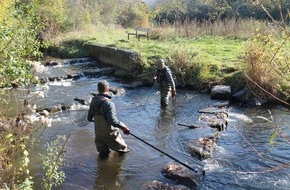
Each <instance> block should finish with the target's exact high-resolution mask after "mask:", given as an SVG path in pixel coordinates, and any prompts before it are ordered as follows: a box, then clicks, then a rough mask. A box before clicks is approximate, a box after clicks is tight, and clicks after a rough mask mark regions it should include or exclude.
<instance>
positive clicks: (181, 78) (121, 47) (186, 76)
mask: <svg viewBox="0 0 290 190" xmlns="http://www.w3.org/2000/svg"><path fill="white" fill-rule="evenodd" d="M115 35H116V34H115ZM119 36H121V35H119ZM109 39H110V38H109ZM245 43H246V40H245V39H234V38H233V39H230V38H223V37H214V36H211V37H200V38H196V39H191V40H186V39H179V40H176V41H160V40H149V41H147V40H144V39H142V40H141V41H138V40H137V39H134V38H133V39H130V40H128V39H126V34H125V33H123V36H121V37H120V39H119V40H116V39H115V40H112V41H110V42H107V44H105V43H104V42H102V41H101V42H98V39H94V40H92V39H91V38H87V39H81V40H67V41H66V40H64V41H63V42H62V43H61V44H58V45H57V46H51V47H50V48H48V50H47V51H46V52H48V53H49V54H50V55H53V56H56V57H62V58H75V57H87V56H89V57H92V58H94V59H95V60H98V61H101V62H102V63H104V64H109V65H110V64H111V65H113V66H117V67H119V68H121V69H124V68H125V67H128V63H129V62H128V59H127V58H126V59H124V58H123V59H119V58H120V57H122V55H124V54H126V53H124V54H122V55H119V56H118V55H116V54H114V53H112V52H115V53H116V52H122V51H123V52H128V51H130V52H133V53H131V54H134V55H135V56H133V57H134V58H133V59H134V60H133V59H132V63H133V64H136V65H135V66H133V67H132V69H131V70H128V69H126V68H125V70H126V71H127V72H128V73H130V74H128V76H129V77H130V78H131V79H132V78H134V80H142V81H143V82H145V83H147V84H150V83H152V82H153V81H151V80H152V76H153V73H154V72H155V69H156V65H155V61H156V60H157V59H158V58H163V59H165V60H166V61H167V64H168V65H169V66H170V68H171V69H172V71H173V73H174V75H175V76H176V78H177V83H178V87H182V88H188V89H192V90H196V89H209V88H210V87H211V86H212V85H216V84H225V85H231V86H232V87H233V91H234V92H236V91H238V90H240V89H241V88H242V87H243V86H244V84H245V82H244V78H243V75H242V73H241V68H242V67H243V65H244V63H243V57H244V56H243V52H244V44H245ZM93 47H94V48H93ZM97 47H99V48H98V50H96V48H97ZM100 47H101V48H102V49H103V50H104V49H106V50H104V51H103V53H102V51H101V52H100ZM92 49H95V50H92ZM73 52H74V53H73ZM94 52H95V53H94ZM108 52H111V53H110V54H108ZM97 54H98V57H99V58H97V56H96V55H97ZM101 54H103V55H105V56H106V55H107V54H108V55H109V56H107V57H108V58H106V60H105V59H103V58H100V57H103V56H102V55H101ZM116 56H117V57H116ZM109 57H111V58H109ZM114 57H115V58H114ZM108 59H115V61H113V62H109V61H108ZM116 60H119V63H117V61H116ZM120 60H123V61H120ZM129 64H130V63H129ZM136 68H137V69H136ZM132 74H133V75H132ZM125 75H126V73H124V74H123V75H122V76H125Z"/></svg>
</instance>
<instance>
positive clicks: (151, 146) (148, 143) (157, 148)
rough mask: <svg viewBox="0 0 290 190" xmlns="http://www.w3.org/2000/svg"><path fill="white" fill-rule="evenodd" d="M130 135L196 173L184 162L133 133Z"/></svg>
mask: <svg viewBox="0 0 290 190" xmlns="http://www.w3.org/2000/svg"><path fill="white" fill-rule="evenodd" d="M130 135H132V136H133V137H135V138H136V139H138V140H140V141H142V142H143V143H145V144H147V145H149V146H151V147H152V148H154V149H155V150H157V151H159V152H161V153H162V154H164V155H166V156H168V157H169V158H171V159H172V160H174V161H176V162H178V163H179V164H181V165H183V166H184V167H186V168H188V169H190V170H191V171H193V172H194V173H196V170H195V169H194V168H192V167H190V166H189V165H187V164H185V163H183V162H181V161H179V160H177V159H176V158H174V157H172V156H170V155H169V154H167V153H165V152H163V151H162V150H160V149H159V148H156V147H155V146H153V145H151V144H149V143H148V142H146V141H144V140H143V139H141V138H139V137H137V136H136V135H134V134H132V133H131V132H130Z"/></svg>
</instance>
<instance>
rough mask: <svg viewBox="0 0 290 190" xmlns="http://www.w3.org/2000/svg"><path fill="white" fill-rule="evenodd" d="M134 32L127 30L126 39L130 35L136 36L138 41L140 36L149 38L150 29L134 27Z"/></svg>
mask: <svg viewBox="0 0 290 190" xmlns="http://www.w3.org/2000/svg"><path fill="white" fill-rule="evenodd" d="M134 29H135V32H134V33H133V32H127V34H128V40H129V39H130V35H132V36H135V37H136V38H138V41H140V38H141V37H146V38H147V40H149V32H150V29H149V28H142V27H135V28H134Z"/></svg>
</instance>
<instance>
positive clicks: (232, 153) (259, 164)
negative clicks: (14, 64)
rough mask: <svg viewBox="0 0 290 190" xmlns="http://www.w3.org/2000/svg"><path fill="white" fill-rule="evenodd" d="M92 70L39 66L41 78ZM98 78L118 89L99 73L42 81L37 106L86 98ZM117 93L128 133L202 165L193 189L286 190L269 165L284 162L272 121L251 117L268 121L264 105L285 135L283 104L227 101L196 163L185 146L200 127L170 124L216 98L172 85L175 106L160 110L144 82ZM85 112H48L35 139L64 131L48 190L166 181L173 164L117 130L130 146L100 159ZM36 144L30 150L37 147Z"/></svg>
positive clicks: (37, 167) (191, 117) (190, 119)
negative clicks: (223, 126)
mask: <svg viewBox="0 0 290 190" xmlns="http://www.w3.org/2000/svg"><path fill="white" fill-rule="evenodd" d="M92 69H95V70H96V69H98V67H96V66H94V67H92V65H90V63H82V64H76V65H66V66H57V67H46V69H45V75H63V73H81V72H82V71H84V70H92ZM101 79H106V80H108V81H109V83H110V85H111V86H117V87H124V84H123V83H122V82H121V81H119V80H117V79H114V78H112V77H106V76H100V77H82V78H80V79H79V80H64V81H59V82H50V83H48V85H49V87H50V88H49V91H47V92H46V93H45V98H44V99H43V100H41V101H40V102H38V104H39V105H40V106H42V107H51V106H53V105H56V104H71V103H73V102H74V100H73V99H74V97H79V98H83V99H86V98H89V97H91V95H90V93H92V92H96V86H97V83H98V81H99V80H101ZM125 90H126V92H125V94H123V95H121V96H115V97H114V98H113V101H114V102H115V105H116V109H117V112H118V117H119V119H120V120H122V121H123V122H124V123H126V124H127V126H128V127H129V128H130V130H131V132H132V133H133V134H134V135H136V136H138V137H140V138H141V139H143V140H145V141H147V142H148V143H150V144H152V145H153V146H155V147H157V148H159V149H161V150H162V151H164V152H166V153H167V154H169V155H171V156H173V157H175V158H176V159H178V160H180V161H182V162H184V163H186V164H188V165H191V166H194V165H200V166H202V167H203V168H204V169H205V171H206V173H205V177H204V179H203V181H202V183H201V184H200V186H199V187H198V188H197V189H202V190H206V189H217V190H220V189H229V190H230V189H235V190H238V189H240V190H242V189H247V190H248V189H250V190H252V189H265V190H266V189H267V190H268V189H269V190H272V189H290V179H289V177H290V176H289V171H290V170H289V169H288V168H287V167H286V166H285V167H284V168H282V169H281V168H277V167H278V166H281V165H282V164H283V163H288V162H289V160H290V154H289V152H290V144H289V139H288V142H286V141H285V140H284V139H283V138H280V137H278V135H277V137H276V138H275V139H274V143H273V144H272V145H270V144H269V141H270V137H271V134H272V133H273V125H272V123H270V122H267V121H265V120H264V119H262V118H261V117H258V116H263V117H265V118H268V119H271V118H270V116H271V115H270V113H269V111H268V110H270V111H271V114H272V116H273V118H274V120H275V122H276V124H277V126H279V128H281V130H282V131H283V133H284V134H285V135H286V136H289V135H290V127H289V121H290V112H289V110H288V109H286V108H283V107H281V106H274V107H267V108H265V107H257V108H242V107H239V106H231V107H230V109H229V122H228V128H227V130H226V131H224V132H220V138H219V139H218V140H217V147H216V148H215V150H214V154H213V156H212V157H211V158H209V159H206V160H203V161H200V160H199V159H197V158H195V157H193V156H191V155H190V154H189V153H188V151H187V143H188V141H189V140H192V139H196V138H199V137H202V134H203V132H202V129H189V128H187V127H183V126H179V125H178V123H187V124H190V123H194V122H195V121H197V119H198V117H199V116H200V113H198V110H200V109H202V108H206V107H208V106H209V105H211V104H213V103H216V102H215V101H213V100H211V99H210V97H209V95H208V94H200V93H197V92H194V91H187V90H181V89H178V90H177V93H178V94H177V101H176V104H175V105H174V106H173V105H170V108H169V109H167V110H163V109H161V108H160V106H159V98H160V95H159V94H158V92H157V91H156V90H153V91H152V88H150V87H142V88H138V89H126V88H125ZM87 110H88V106H80V107H77V108H76V109H74V110H69V111H64V112H62V113H59V114H56V115H54V116H52V119H53V122H52V127H50V128H48V129H47V130H46V131H45V133H44V134H43V136H42V137H41V139H40V141H41V142H42V143H41V144H42V145H44V143H45V142H47V141H51V140H54V139H55V138H56V136H57V135H69V134H70V135H71V136H70V138H69V140H68V142H67V147H66V154H65V156H64V165H63V167H62V170H63V171H64V172H65V175H66V179H65V181H64V183H63V184H62V185H61V186H59V187H57V188H56V189H59V190H70V189H90V190H91V189H109V190H119V189H120V190H138V189H142V187H144V184H145V183H146V182H151V181H153V180H159V181H162V182H164V183H168V184H174V182H173V181H171V180H169V179H167V178H165V177H164V176H163V175H162V173H161V170H162V168H163V167H164V166H166V165H167V164H169V163H175V162H174V161H173V160H172V159H170V158H168V157H167V156H165V155H163V154H162V153H160V152H158V151H156V150H155V149H153V148H152V147H150V146H148V145H146V144H145V143H143V142H141V141H140V140H138V139H136V138H134V137H133V136H131V135H129V136H126V135H123V133H122V135H123V137H124V139H125V141H126V143H127V144H128V146H129V148H130V150H131V151H130V152H129V153H127V154H125V155H119V154H118V153H115V152H112V153H111V154H110V157H109V158H108V159H105V160H100V159H99V158H98V154H97V151H96V148H95V145H94V126H93V123H89V124H87V122H86V114H87ZM86 124H87V125H86ZM36 149H37V151H38V150H42V149H45V147H44V146H40V147H37V148H36ZM32 155H33V154H32ZM32 159H34V160H35V162H34V163H36V164H34V165H33V166H32V169H31V170H32V171H33V172H34V173H35V175H36V176H40V172H39V171H41V164H40V160H39V155H38V154H35V155H33V156H32ZM275 169H276V171H274V170H275ZM192 189H195V188H192Z"/></svg>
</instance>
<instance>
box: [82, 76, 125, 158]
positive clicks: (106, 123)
mask: <svg viewBox="0 0 290 190" xmlns="http://www.w3.org/2000/svg"><path fill="white" fill-rule="evenodd" d="M109 90H110V85H109V83H108V82H107V81H106V80H102V81H100V82H99V83H98V91H99V94H97V95H95V96H94V97H93V98H92V102H91V104H90V108H89V111H88V115H87V119H88V121H90V122H94V124H95V144H96V147H97V151H98V152H99V156H100V158H106V157H108V155H109V153H110V152H111V150H114V151H117V152H119V153H126V152H129V149H128V146H127V144H126V143H125V141H124V139H123V138H122V136H121V134H120V132H119V129H121V130H122V131H123V132H124V134H126V135H129V134H130V130H129V128H128V127H127V126H126V125H125V124H124V123H123V122H121V121H120V120H119V119H118V118H117V112H116V108H115V104H114V103H113V102H112V101H111V98H112V97H111V96H110V91H109Z"/></svg>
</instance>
